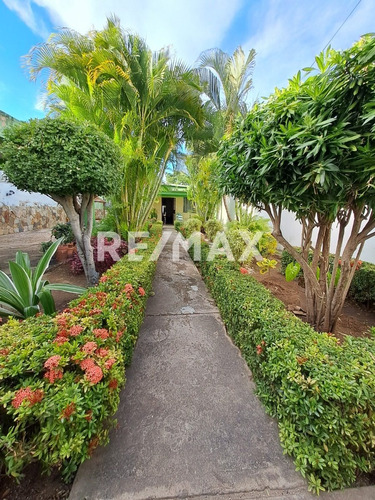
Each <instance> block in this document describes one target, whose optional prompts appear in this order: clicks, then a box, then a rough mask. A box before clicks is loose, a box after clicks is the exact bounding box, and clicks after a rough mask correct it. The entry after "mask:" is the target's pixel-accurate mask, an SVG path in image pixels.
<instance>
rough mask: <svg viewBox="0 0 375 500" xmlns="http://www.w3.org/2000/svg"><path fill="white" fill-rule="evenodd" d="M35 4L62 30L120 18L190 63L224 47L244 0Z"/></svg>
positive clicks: (55, 0)
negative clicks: (116, 17) (42, 8)
mask: <svg viewBox="0 0 375 500" xmlns="http://www.w3.org/2000/svg"><path fill="white" fill-rule="evenodd" d="M8 1H9V0H8ZM12 1H14V0H12ZM18 1H20V0H18ZM33 1H34V3H36V4H37V5H39V6H40V7H44V8H46V9H47V11H48V13H49V16H50V18H51V21H52V23H53V25H54V26H55V27H56V28H59V27H63V26H67V27H70V28H73V29H75V30H77V31H79V32H81V33H86V32H87V31H88V30H90V29H92V28H93V27H95V28H96V29H101V28H102V27H103V25H104V24H105V20H106V17H107V16H109V15H111V14H116V15H117V16H118V17H119V18H120V19H121V24H122V25H123V26H124V28H126V29H129V30H130V31H132V32H136V33H139V34H140V35H141V36H143V37H144V38H146V40H147V42H148V44H149V45H150V46H151V48H152V49H154V50H157V49H160V48H161V47H164V46H166V45H170V44H172V46H173V48H174V50H175V52H176V55H177V57H179V58H181V59H184V60H185V61H187V62H189V63H193V62H194V61H195V60H196V58H197V57H198V56H199V54H200V52H201V51H202V50H205V49H207V48H211V47H215V46H218V45H219V44H220V42H221V40H222V39H223V37H224V36H225V33H226V31H227V30H228V29H229V27H230V26H231V23H232V21H233V19H234V17H235V15H236V13H237V12H238V10H239V9H240V7H241V4H242V3H243V0H158V1H155V0H138V1H134V0H122V1H120V0H107V1H105V2H103V0H80V1H77V0H65V1H64V2H61V0H33Z"/></svg>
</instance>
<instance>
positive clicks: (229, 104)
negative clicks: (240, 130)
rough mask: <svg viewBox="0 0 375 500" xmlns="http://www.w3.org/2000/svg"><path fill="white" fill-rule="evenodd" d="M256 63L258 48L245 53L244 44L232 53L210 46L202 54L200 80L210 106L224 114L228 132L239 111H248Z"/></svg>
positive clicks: (200, 57)
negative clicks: (248, 96)
mask: <svg viewBox="0 0 375 500" xmlns="http://www.w3.org/2000/svg"><path fill="white" fill-rule="evenodd" d="M254 65H255V50H254V49H251V50H250V51H249V53H248V54H247V56H246V55H245V53H244V51H243V50H242V47H237V49H236V50H235V51H234V53H233V55H232V56H230V55H229V54H227V53H225V52H223V51H222V50H220V49H209V50H206V51H205V52H202V53H201V55H200V56H199V59H198V74H199V78H200V82H201V84H202V86H203V90H204V93H205V94H206V96H207V97H208V99H209V101H208V102H209V103H210V106H211V107H212V108H213V110H215V111H216V112H219V113H220V114H222V116H223V120H222V124H223V125H224V129H225V131H226V132H230V131H231V130H232V128H233V122H234V119H235V118H236V117H237V115H238V114H242V115H245V114H246V113H247V104H246V98H247V95H248V93H249V91H250V90H251V88H252V83H253V82H252V79H251V75H252V72H253V69H254Z"/></svg>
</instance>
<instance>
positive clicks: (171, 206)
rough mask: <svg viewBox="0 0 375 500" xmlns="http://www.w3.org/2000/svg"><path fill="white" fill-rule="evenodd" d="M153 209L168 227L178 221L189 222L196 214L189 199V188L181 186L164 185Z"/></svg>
mask: <svg viewBox="0 0 375 500" xmlns="http://www.w3.org/2000/svg"><path fill="white" fill-rule="evenodd" d="M153 209H154V210H155V211H156V214H157V218H158V220H161V221H163V222H164V224H167V225H172V224H174V222H175V221H176V220H177V221H184V220H187V219H188V218H189V217H190V216H191V215H192V213H194V207H193V206H192V203H191V202H190V200H188V198H187V186H184V185H180V184H162V186H161V187H160V190H159V195H158V197H157V198H156V200H155V203H154V206H153Z"/></svg>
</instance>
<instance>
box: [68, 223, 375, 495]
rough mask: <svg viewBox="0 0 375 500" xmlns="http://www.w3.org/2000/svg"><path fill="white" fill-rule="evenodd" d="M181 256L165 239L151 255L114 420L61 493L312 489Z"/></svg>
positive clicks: (228, 492)
mask: <svg viewBox="0 0 375 500" xmlns="http://www.w3.org/2000/svg"><path fill="white" fill-rule="evenodd" d="M174 235H175V232H174V231H171V236H172V237H171V238H170V239H171V240H172V239H173V238H174ZM181 257H182V258H181V259H180V261H179V262H172V260H171V242H170V243H169V244H168V245H167V247H166V248H165V250H164V251H163V253H162V254H161V257H160V259H159V262H158V266H157V272H156V277H155V281H154V291H155V296H153V297H151V298H150V299H149V301H148V304H147V309H146V318H145V322H144V324H143V326H142V329H141V332H140V336H139V340H138V343H137V346H136V349H135V352H134V357H133V361H132V364H131V367H130V368H129V369H128V371H127V383H126V387H125V389H124V391H123V392H122V394H121V402H120V406H119V410H118V413H117V419H118V422H119V425H118V428H117V429H115V430H113V431H112V432H111V436H110V443H109V445H108V446H106V447H104V448H100V449H97V450H96V451H95V452H94V454H93V457H92V458H91V460H88V461H87V462H85V463H84V464H83V465H82V466H81V468H80V469H79V471H78V474H77V477H76V480H75V482H74V485H73V489H72V491H71V495H70V499H71V500H82V499H89V500H92V499H100V500H102V499H127V500H145V499H173V498H195V499H205V500H213V499H214V498H215V499H220V500H229V499H231V500H244V499H254V498H273V499H278V498H283V499H285V498H288V499H293V500H297V499H298V500H300V499H307V498H313V497H312V496H311V495H310V494H308V493H307V486H306V483H305V481H304V480H303V478H302V476H301V475H300V474H299V473H297V472H295V470H294V465H293V463H292V461H291V460H290V459H289V458H288V457H286V456H284V455H283V453H282V449H281V446H280V444H279V438H278V429H277V424H276V422H275V421H274V420H272V419H271V418H269V417H268V416H267V415H266V414H265V411H264V408H263V407H262V405H261V403H260V402H259V400H258V399H257V397H256V396H255V395H254V384H253V382H252V380H251V373H250V371H249V370H248V368H247V366H246V364H245V362H244V361H243V360H242V358H241V356H240V353H239V351H238V349H237V348H236V347H235V346H234V345H233V344H232V343H231V341H230V339H229V338H228V337H227V335H226V332H225V329H224V326H223V324H222V322H221V319H220V316H219V312H218V310H217V308H216V306H215V305H214V303H213V301H212V299H211V298H210V297H209V294H208V292H207V290H206V287H205V285H204V283H203V281H202V279H201V277H200V275H199V273H198V271H197V269H196V267H195V265H194V264H193V262H192V261H191V260H190V258H189V256H188V254H187V253H186V252H182V253H181ZM339 495H341V493H339ZM329 497H331V495H329ZM315 498H316V497H315ZM327 498H328V497H327ZM335 498H346V497H344V496H337V497H336V496H335ZM347 498H354V497H353V495H351V496H349V497H347ZM361 498H362V500H364V499H365V498H366V494H362V496H361ZM368 498H372V497H370V496H368Z"/></svg>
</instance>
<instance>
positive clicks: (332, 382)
mask: <svg viewBox="0 0 375 500" xmlns="http://www.w3.org/2000/svg"><path fill="white" fill-rule="evenodd" d="M207 252H208V249H207V248H206V247H205V248H204V249H203V251H202V254H203V261H202V262H201V263H200V268H201V272H202V275H203V277H204V279H205V281H206V283H207V285H208V287H209V289H210V291H211V293H212V295H213V297H214V299H215V301H216V303H217V305H218V307H219V309H220V312H221V315H222V318H223V321H224V323H225V325H226V328H227V331H228V333H229V335H230V336H231V337H232V339H233V341H234V342H235V344H236V345H237V346H238V347H239V348H240V350H241V352H242V355H243V357H244V359H245V360H246V362H247V363H248V365H249V367H250V368H251V370H252V373H253V376H254V379H255V381H256V384H257V393H258V395H259V397H260V399H261V400H262V402H263V403H264V405H265V406H266V408H267V411H268V412H269V413H270V414H271V415H272V416H274V417H276V418H277V419H278V422H279V430H280V439H281V443H282V446H283V448H284V450H285V452H286V453H288V454H289V455H291V456H293V458H294V461H295V464H296V468H297V470H299V471H301V473H302V474H303V476H306V477H307V478H308V480H309V483H310V488H311V489H313V490H314V491H315V492H318V491H319V489H323V488H324V489H339V488H343V487H345V486H349V485H351V484H352V483H353V482H354V481H355V479H356V477H357V474H358V473H359V472H363V473H365V472H370V471H372V470H374V468H375V341H374V340H372V339H363V338H361V339H359V338H358V339H357V338H353V337H350V336H349V337H347V338H346V339H345V341H344V342H343V343H341V344H340V342H339V341H338V340H337V339H336V338H335V337H333V336H330V335H328V334H324V333H317V332H315V331H314V330H313V329H312V328H311V327H310V326H309V325H307V324H306V323H303V322H302V321H300V320H299V319H297V318H296V317H295V316H294V315H292V314H291V313H289V312H287V311H286V309H285V307H284V305H283V304H282V303H281V302H280V301H279V300H277V299H275V298H274V297H273V296H272V295H271V293H270V292H269V291H268V290H267V289H266V288H265V287H264V286H263V285H261V284H260V283H258V282H257V281H256V280H255V279H254V278H252V277H251V276H250V275H247V274H246V269H243V268H239V266H238V265H237V264H234V263H231V262H228V261H227V260H226V259H225V258H221V257H216V258H215V260H214V261H212V262H207V261H205V260H204V257H205V256H206V255H207Z"/></svg>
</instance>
